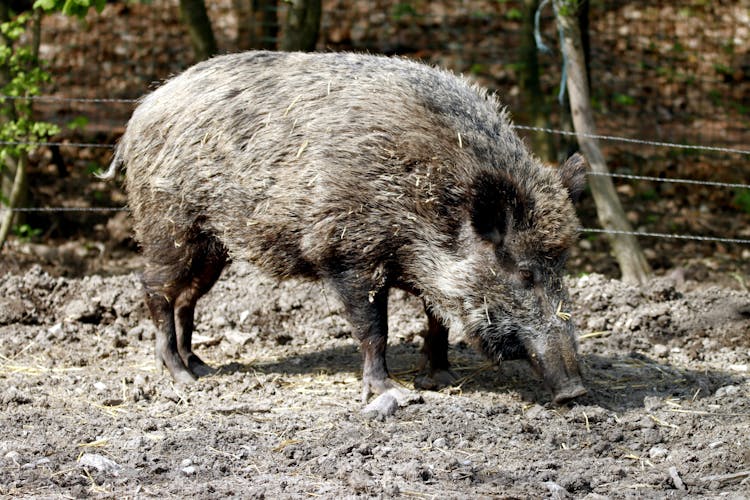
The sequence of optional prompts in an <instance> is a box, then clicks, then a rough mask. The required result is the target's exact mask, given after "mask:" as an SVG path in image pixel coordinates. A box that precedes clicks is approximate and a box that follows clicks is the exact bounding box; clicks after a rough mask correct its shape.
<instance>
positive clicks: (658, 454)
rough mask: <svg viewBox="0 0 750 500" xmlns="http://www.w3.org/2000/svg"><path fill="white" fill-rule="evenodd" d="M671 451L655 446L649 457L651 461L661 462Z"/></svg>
mask: <svg viewBox="0 0 750 500" xmlns="http://www.w3.org/2000/svg"><path fill="white" fill-rule="evenodd" d="M668 453H669V451H668V450H667V449H666V448H662V447H661V446H654V447H652V448H651V449H650V450H648V456H649V458H650V459H651V460H661V459H662V458H664V457H666V456H667V454H668Z"/></svg>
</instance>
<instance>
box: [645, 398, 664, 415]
mask: <svg viewBox="0 0 750 500" xmlns="http://www.w3.org/2000/svg"><path fill="white" fill-rule="evenodd" d="M661 406H662V400H661V398H660V397H658V396H646V397H645V398H643V408H644V409H645V410H646V411H648V412H652V411H654V410H658V409H659V408H661Z"/></svg>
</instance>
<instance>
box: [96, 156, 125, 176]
mask: <svg viewBox="0 0 750 500" xmlns="http://www.w3.org/2000/svg"><path fill="white" fill-rule="evenodd" d="M122 164H123V161H122V155H120V148H117V149H116V150H115V155H114V156H113V157H112V161H111V162H110V164H109V168H108V169H107V170H105V171H104V172H101V173H99V174H96V176H97V177H98V178H100V179H102V180H105V181H111V180H112V179H114V178H115V175H117V170H118V169H119V168H120V167H121V166H122Z"/></svg>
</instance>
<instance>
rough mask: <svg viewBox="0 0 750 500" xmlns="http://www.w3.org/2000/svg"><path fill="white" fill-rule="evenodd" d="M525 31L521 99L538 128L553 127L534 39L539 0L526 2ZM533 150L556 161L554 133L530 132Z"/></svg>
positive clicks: (537, 49) (521, 50) (521, 49)
mask: <svg viewBox="0 0 750 500" xmlns="http://www.w3.org/2000/svg"><path fill="white" fill-rule="evenodd" d="M523 6H524V12H523V33H522V39H521V47H520V51H519V52H520V57H521V68H522V69H521V75H520V77H521V78H520V84H521V98H522V100H523V109H524V111H525V113H526V119H527V120H528V123H529V124H530V125H532V126H534V127H538V128H549V127H550V123H549V121H548V120H547V118H548V117H549V113H548V109H546V108H547V106H546V104H545V102H544V94H543V93H542V86H541V84H540V83H539V58H538V52H539V48H538V47H537V46H536V40H535V38H534V14H535V13H536V11H537V9H538V8H539V0H524V2H523ZM529 140H530V142H531V149H532V150H533V151H534V153H536V155H537V156H539V158H541V159H542V160H545V161H555V154H554V146H553V143H552V137H551V136H550V134H548V133H546V132H543V131H541V130H540V131H531V132H530V133H529Z"/></svg>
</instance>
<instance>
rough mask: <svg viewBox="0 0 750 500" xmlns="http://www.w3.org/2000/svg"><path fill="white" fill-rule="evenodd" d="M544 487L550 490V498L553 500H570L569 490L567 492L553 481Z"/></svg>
mask: <svg viewBox="0 0 750 500" xmlns="http://www.w3.org/2000/svg"><path fill="white" fill-rule="evenodd" d="M544 485H545V486H546V487H547V489H548V490H549V493H550V498H553V499H554V500H562V499H564V498H570V493H568V490H566V489H565V488H563V487H562V486H560V485H559V484H557V483H555V482H553V481H547V482H546V483H544Z"/></svg>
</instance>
